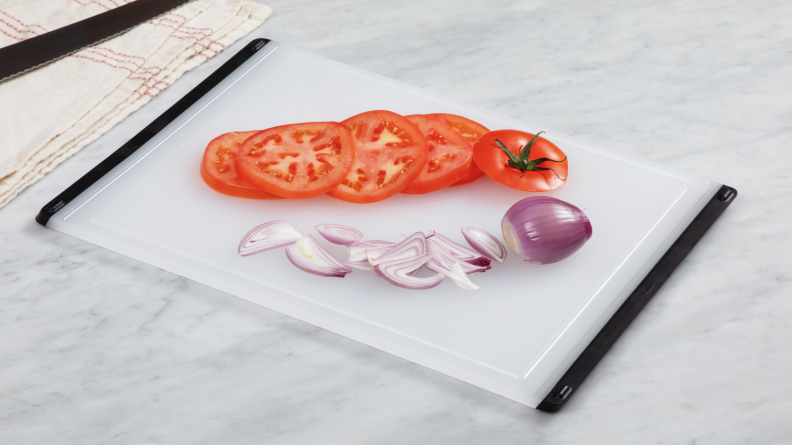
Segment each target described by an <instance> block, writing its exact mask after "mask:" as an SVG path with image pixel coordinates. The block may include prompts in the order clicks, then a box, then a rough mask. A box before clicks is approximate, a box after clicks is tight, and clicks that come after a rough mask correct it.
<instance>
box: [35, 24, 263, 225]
mask: <svg viewBox="0 0 792 445" xmlns="http://www.w3.org/2000/svg"><path fill="white" fill-rule="evenodd" d="M267 43H269V40H267V39H255V40H253V41H251V42H250V43H249V44H247V45H246V46H245V47H244V48H243V49H242V50H240V51H239V52H238V53H236V54H234V56H233V57H231V59H229V60H228V61H227V62H226V63H224V64H223V65H222V66H221V67H220V68H218V69H217V70H215V72H214V73H212V74H210V75H209V77H207V78H206V79H204V81H203V82H201V83H200V84H198V86H196V87H195V88H193V89H192V90H191V91H190V92H189V93H187V94H185V95H184V97H182V98H181V99H179V101H178V102H176V103H175V104H173V106H171V107H170V108H168V110H167V111H165V112H164V113H162V114H161V115H160V116H159V117H158V118H157V119H155V120H154V121H153V122H152V123H150V124H149V125H148V126H147V127H146V128H144V129H143V130H141V131H140V133H138V134H136V135H135V136H134V137H133V138H132V139H130V140H129V141H128V142H127V143H126V144H124V145H122V146H121V148H119V149H118V150H116V151H115V152H113V154H111V155H110V156H108V157H107V158H106V159H105V160H104V161H102V162H100V163H99V165H97V166H96V167H94V168H93V169H91V171H89V172H88V173H86V174H85V175H84V176H83V177H82V178H80V179H78V180H77V182H75V183H74V184H72V185H71V186H69V188H67V189H66V190H64V191H63V192H62V193H61V194H60V195H58V196H57V197H56V198H55V199H53V200H52V201H50V202H49V203H48V204H47V205H45V206H44V207H42V208H41V211H40V212H39V214H38V215H36V222H37V223H39V224H41V225H42V226H46V225H47V221H49V219H50V218H52V216H53V215H54V214H56V213H58V211H59V210H60V209H62V208H63V207H64V206H65V205H66V204H68V203H69V202H71V200H73V199H75V198H77V197H78V196H80V194H81V193H82V192H84V191H85V190H87V189H88V187H90V186H92V185H93V184H94V183H95V182H96V181H98V180H99V179H101V178H102V177H103V176H104V175H106V174H107V173H109V172H110V171H111V170H112V169H114V168H115V167H116V166H118V164H120V163H122V162H123V161H124V160H125V159H126V158H128V157H129V156H130V155H132V153H134V152H135V151H136V150H137V149H139V148H140V147H142V146H143V145H144V144H145V143H146V142H148V141H149V140H150V139H151V138H153V137H154V136H155V135H156V134H157V133H159V132H160V131H162V129H163V128H165V127H166V126H168V124H170V123H171V122H173V121H174V120H175V119H176V118H177V117H179V115H181V114H182V113H184V112H185V111H187V109H188V108H190V107H191V106H192V105H193V104H195V102H197V101H198V100H199V99H200V98H201V97H203V96H204V95H206V93H208V92H209V91H211V90H212V88H214V87H216V86H217V85H218V84H219V83H220V82H222V81H223V79H225V78H226V77H228V76H229V75H230V74H231V73H233V72H234V71H235V70H236V69H237V68H239V67H240V66H241V65H242V64H243V63H245V61H247V60H248V59H250V58H251V57H252V56H253V55H254V54H256V53H257V52H258V51H259V50H261V48H263V47H264V46H265V45H266V44H267Z"/></svg>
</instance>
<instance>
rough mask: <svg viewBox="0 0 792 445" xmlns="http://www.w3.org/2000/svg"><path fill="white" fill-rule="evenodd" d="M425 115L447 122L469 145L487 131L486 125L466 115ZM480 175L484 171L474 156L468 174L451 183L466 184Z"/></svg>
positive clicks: (482, 174) (474, 142) (473, 143)
mask: <svg viewBox="0 0 792 445" xmlns="http://www.w3.org/2000/svg"><path fill="white" fill-rule="evenodd" d="M427 116H432V117H436V118H438V119H440V120H442V121H443V122H445V123H447V124H448V125H450V126H451V127H453V128H454V130H456V131H457V132H459V134H461V135H462V136H464V137H465V139H467V140H468V142H470V145H475V144H476V141H478V140H479V138H480V137H481V136H482V135H483V134H484V133H489V129H488V128H487V127H485V126H483V125H481V124H480V123H478V122H476V121H474V120H470V119H468V118H466V117H462V116H457V115H456V114H443V113H437V114H427ZM482 176H484V171H483V170H481V169H480V168H479V166H478V165H477V164H476V160H475V158H474V159H473V162H472V163H471V164H470V171H469V172H468V174H467V175H465V177H464V178H462V179H460V180H459V181H457V182H455V183H453V184H451V185H452V186H454V185H462V184H468V183H471V182H473V181H475V180H476V179H478V178H480V177H482Z"/></svg>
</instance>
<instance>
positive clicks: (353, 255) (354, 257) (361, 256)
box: [347, 240, 396, 261]
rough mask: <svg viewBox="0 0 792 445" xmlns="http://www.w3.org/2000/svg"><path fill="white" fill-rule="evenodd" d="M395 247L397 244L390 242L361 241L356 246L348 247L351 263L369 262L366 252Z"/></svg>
mask: <svg viewBox="0 0 792 445" xmlns="http://www.w3.org/2000/svg"><path fill="white" fill-rule="evenodd" d="M395 245H396V243H393V242H390V241H379V240H371V241H359V242H357V243H355V244H350V245H348V246H347V250H348V251H349V261H368V259H367V257H366V250H368V249H375V248H379V247H393V246H395Z"/></svg>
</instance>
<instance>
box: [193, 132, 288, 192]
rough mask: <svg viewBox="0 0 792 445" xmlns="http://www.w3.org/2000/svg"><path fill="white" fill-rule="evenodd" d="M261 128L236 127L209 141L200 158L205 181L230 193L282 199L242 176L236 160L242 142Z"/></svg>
mask: <svg viewBox="0 0 792 445" xmlns="http://www.w3.org/2000/svg"><path fill="white" fill-rule="evenodd" d="M256 133H258V131H237V132H232V133H226V134H224V135H221V136H218V137H216V138H214V139H212V140H211V142H209V145H207V146H206V151H204V155H203V159H202V160H201V178H203V180H204V182H205V183H206V185H208V186H209V187H211V188H212V189H214V190H215V191H217V192H220V193H222V194H224V195H228V196H236V197H238V198H248V199H282V198H281V197H280V196H278V195H273V194H272V193H269V192H265V191H264V190H259V189H257V188H256V187H254V186H253V184H251V183H249V182H247V181H245V180H244V179H242V178H240V177H239V175H238V174H237V171H236V167H235V165H234V164H235V163H236V157H237V155H238V153H239V148H240V147H241V146H242V143H243V142H244V141H245V139H247V138H248V137H250V136H253V135H254V134H256Z"/></svg>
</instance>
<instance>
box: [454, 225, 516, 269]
mask: <svg viewBox="0 0 792 445" xmlns="http://www.w3.org/2000/svg"><path fill="white" fill-rule="evenodd" d="M462 236H464V237H465V240H466V241H467V242H468V244H470V247H472V248H474V249H476V251H477V252H478V253H480V254H482V255H484V256H485V257H487V258H489V259H491V260H495V261H497V262H499V263H503V261H504V260H505V259H506V247H505V246H504V245H503V244H501V242H500V241H498V239H497V238H495V237H494V236H492V235H490V234H489V233H488V232H486V231H484V230H481V229H479V228H477V227H462Z"/></svg>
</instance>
